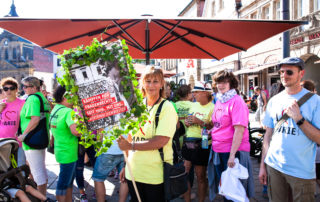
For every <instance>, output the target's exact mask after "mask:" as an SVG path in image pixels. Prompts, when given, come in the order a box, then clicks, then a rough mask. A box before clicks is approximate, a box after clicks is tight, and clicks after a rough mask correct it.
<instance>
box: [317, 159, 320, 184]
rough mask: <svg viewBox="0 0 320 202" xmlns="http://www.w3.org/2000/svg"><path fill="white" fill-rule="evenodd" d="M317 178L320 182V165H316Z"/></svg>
mask: <svg viewBox="0 0 320 202" xmlns="http://www.w3.org/2000/svg"><path fill="white" fill-rule="evenodd" d="M316 176H317V178H316V179H317V180H320V163H316Z"/></svg>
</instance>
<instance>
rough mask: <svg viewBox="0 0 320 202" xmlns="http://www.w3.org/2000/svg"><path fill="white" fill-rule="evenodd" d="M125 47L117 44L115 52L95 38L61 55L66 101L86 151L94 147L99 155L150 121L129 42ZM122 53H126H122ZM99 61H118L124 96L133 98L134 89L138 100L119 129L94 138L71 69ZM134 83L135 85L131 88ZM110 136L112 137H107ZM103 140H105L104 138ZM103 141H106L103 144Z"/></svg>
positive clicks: (122, 120) (116, 127)
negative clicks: (86, 44)
mask: <svg viewBox="0 0 320 202" xmlns="http://www.w3.org/2000/svg"><path fill="white" fill-rule="evenodd" d="M121 44H122V47H121V46H119V45H117V44H114V45H112V47H111V49H110V48H109V49H107V48H106V47H105V46H104V45H103V44H102V43H100V42H99V41H98V40H97V39H94V40H93V42H92V44H91V45H90V46H86V47H83V46H79V47H77V48H74V49H70V50H65V51H64V53H63V54H62V55H61V56H60V59H61V65H62V68H63V70H64V72H63V73H64V74H63V77H62V78H58V79H57V80H58V82H59V83H60V85H62V86H65V88H66V90H67V93H66V98H67V99H68V102H69V103H73V105H74V107H75V112H73V113H72V118H73V120H74V121H75V123H76V124H77V131H78V132H79V133H80V134H81V138H80V139H81V141H80V144H82V145H84V146H85V147H86V148H87V147H89V146H91V145H94V147H95V148H96V151H97V155H100V154H101V153H103V152H106V151H107V150H108V148H109V147H110V146H111V145H112V141H113V140H115V139H116V138H118V137H119V136H120V135H124V134H129V133H130V134H135V133H136V132H137V131H138V130H139V128H140V125H139V123H143V124H141V125H142V126H143V125H144V123H145V120H147V115H148V114H147V112H146V106H145V105H144V104H143V97H142V93H141V92H140V90H139V89H138V88H137V86H138V81H137V78H136V71H135V69H134V68H133V65H132V58H131V57H130V56H129V54H128V46H127V45H126V43H125V41H124V40H123V41H121ZM121 50H122V51H121ZM99 58H101V59H103V60H105V61H114V60H117V61H118V65H119V67H120V75H121V77H122V81H121V85H122V86H123V88H124V93H123V94H124V96H125V97H126V98H127V99H128V98H129V97H130V96H132V90H133V91H134V96H135V98H136V101H135V102H134V103H133V104H132V105H131V110H130V111H129V112H127V113H126V116H125V118H122V119H120V124H119V126H114V127H113V128H112V129H110V130H108V131H107V132H106V131H104V130H101V131H100V130H99V133H98V134H97V136H96V135H94V134H93V133H92V131H89V130H88V128H87V126H86V124H85V123H86V120H85V117H84V116H83V115H82V111H81V109H80V104H81V102H79V97H78V96H77V92H78V86H77V85H76V84H75V81H74V79H73V78H72V76H71V74H70V71H69V70H70V69H71V68H72V67H73V66H74V65H84V64H85V65H88V66H89V65H90V64H92V63H94V62H96V61H97V60H98V59H99ZM131 83H132V85H131ZM106 133H109V135H106ZM102 137H103V138H102ZM100 139H103V141H99V140H100Z"/></svg>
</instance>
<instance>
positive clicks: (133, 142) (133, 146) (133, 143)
mask: <svg viewBox="0 0 320 202" xmlns="http://www.w3.org/2000/svg"><path fill="white" fill-rule="evenodd" d="M131 145H132V148H131V149H132V151H134V141H132V143H131Z"/></svg>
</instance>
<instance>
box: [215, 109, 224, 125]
mask: <svg viewBox="0 0 320 202" xmlns="http://www.w3.org/2000/svg"><path fill="white" fill-rule="evenodd" d="M222 114H223V109H221V108H220V109H217V110H216V111H215V113H214V118H215V120H216V121H214V122H213V127H215V128H220V127H221V123H220V121H221V117H222Z"/></svg>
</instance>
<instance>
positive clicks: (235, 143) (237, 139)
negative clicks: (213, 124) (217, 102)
mask: <svg viewBox="0 0 320 202" xmlns="http://www.w3.org/2000/svg"><path fill="white" fill-rule="evenodd" d="M244 129H245V127H244V126H241V125H235V126H234V135H233V140H232V146H231V151H230V156H229V160H228V166H229V167H231V168H233V166H234V159H235V155H236V152H237V151H238V149H239V147H240V145H241V141H242V138H243V133H244Z"/></svg>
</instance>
